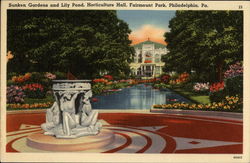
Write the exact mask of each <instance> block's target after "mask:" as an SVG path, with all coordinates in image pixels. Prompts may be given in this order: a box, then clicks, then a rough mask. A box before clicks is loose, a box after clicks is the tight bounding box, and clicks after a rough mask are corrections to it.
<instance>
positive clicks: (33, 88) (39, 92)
mask: <svg viewBox="0 0 250 163" xmlns="http://www.w3.org/2000/svg"><path fill="white" fill-rule="evenodd" d="M23 90H24V92H25V94H26V95H27V97H29V98H45V95H46V92H45V91H44V87H43V86H42V85H41V84H38V83H33V84H26V85H24V86H23Z"/></svg>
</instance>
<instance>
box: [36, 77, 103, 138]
mask: <svg viewBox="0 0 250 163" xmlns="http://www.w3.org/2000/svg"><path fill="white" fill-rule="evenodd" d="M52 89H53V93H54V96H55V100H56V102H54V104H53V106H52V107H51V108H49V109H48V110H47V113H46V123H43V124H42V125H41V127H42V129H43V130H44V131H45V133H44V134H45V135H51V136H52V135H53V136H55V137H57V138H68V139H73V138H79V137H82V136H89V135H97V134H98V133H99V132H100V130H101V127H102V124H101V123H100V122H99V121H98V119H97V117H98V112H97V111H95V110H92V107H91V103H90V98H91V96H92V91H91V84H90V80H53V87H52Z"/></svg>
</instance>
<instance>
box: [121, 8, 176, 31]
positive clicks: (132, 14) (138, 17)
mask: <svg viewBox="0 0 250 163" xmlns="http://www.w3.org/2000/svg"><path fill="white" fill-rule="evenodd" d="M117 15H118V17H119V18H120V19H122V20H124V21H126V22H127V23H128V24H129V27H130V29H132V30H135V29H138V28H140V27H141V26H143V25H144V24H152V25H156V26H158V27H162V28H168V23H169V20H171V19H172V18H173V17H174V15H175V11H159V10H158V11H156V10H118V11H117Z"/></svg>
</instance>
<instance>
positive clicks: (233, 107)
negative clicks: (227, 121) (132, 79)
mask: <svg viewBox="0 0 250 163" xmlns="http://www.w3.org/2000/svg"><path fill="white" fill-rule="evenodd" d="M242 104H243V99H241V98H239V97H238V96H230V97H229V96H227V97H226V98H225V99H224V100H223V101H222V102H213V103H209V104H187V103H172V104H162V105H153V108H158V109H183V110H206V111H233V112H242V109H241V108H242Z"/></svg>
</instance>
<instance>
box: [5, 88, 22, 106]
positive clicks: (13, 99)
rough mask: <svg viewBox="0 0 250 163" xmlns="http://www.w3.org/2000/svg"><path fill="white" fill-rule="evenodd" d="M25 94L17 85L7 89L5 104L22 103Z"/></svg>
mask: <svg viewBox="0 0 250 163" xmlns="http://www.w3.org/2000/svg"><path fill="white" fill-rule="evenodd" d="M24 97H25V94H24V92H23V89H22V88H21V87H19V86H17V85H11V86H9V87H7V103H23V102H24Z"/></svg>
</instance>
